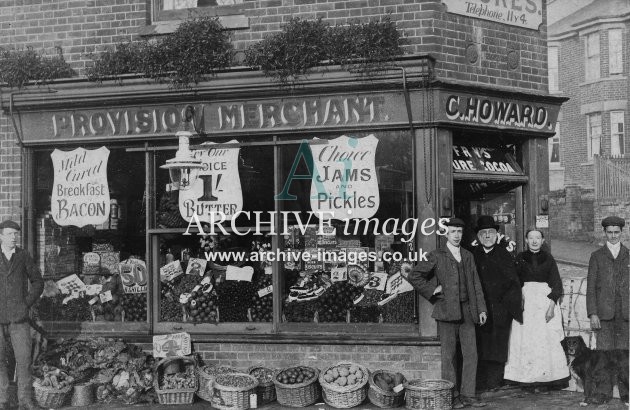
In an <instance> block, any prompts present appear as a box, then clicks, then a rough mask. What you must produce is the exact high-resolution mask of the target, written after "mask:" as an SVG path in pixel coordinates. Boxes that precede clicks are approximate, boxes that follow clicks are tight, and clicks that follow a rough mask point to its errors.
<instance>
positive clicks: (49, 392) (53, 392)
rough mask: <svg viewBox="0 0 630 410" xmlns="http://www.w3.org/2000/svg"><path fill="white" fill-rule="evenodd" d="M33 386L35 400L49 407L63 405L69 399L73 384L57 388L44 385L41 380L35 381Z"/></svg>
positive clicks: (53, 407) (54, 407)
mask: <svg viewBox="0 0 630 410" xmlns="http://www.w3.org/2000/svg"><path fill="white" fill-rule="evenodd" d="M33 388H34V389H35V400H37V403H38V404H39V405H40V406H41V407H44V408H47V409H56V408H59V407H63V405H64V403H65V402H66V400H67V399H68V394H69V393H70V391H72V386H66V387H64V388H62V389H55V388H54V387H46V386H42V385H41V383H40V382H39V380H35V381H34V382H33Z"/></svg>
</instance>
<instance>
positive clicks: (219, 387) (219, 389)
mask: <svg viewBox="0 0 630 410" xmlns="http://www.w3.org/2000/svg"><path fill="white" fill-rule="evenodd" d="M230 376H241V377H246V378H248V379H249V380H250V382H251V383H250V384H248V385H247V386H243V387H234V386H227V385H224V384H222V382H221V379H222V378H225V377H230ZM256 386H258V380H256V378H255V377H254V376H250V375H249V374H246V373H226V374H220V375H217V376H216V377H215V378H214V385H213V388H214V389H213V395H212V407H214V408H217V409H219V410H247V409H249V407H250V406H249V396H250V394H256Z"/></svg>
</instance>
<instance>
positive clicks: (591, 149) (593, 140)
mask: <svg viewBox="0 0 630 410" xmlns="http://www.w3.org/2000/svg"><path fill="white" fill-rule="evenodd" d="M586 129H587V139H588V141H587V148H588V151H587V154H588V160H589V161H590V160H592V159H593V156H594V155H599V152H600V147H601V140H602V115H601V114H599V113H597V114H590V115H588V116H587V117H586Z"/></svg>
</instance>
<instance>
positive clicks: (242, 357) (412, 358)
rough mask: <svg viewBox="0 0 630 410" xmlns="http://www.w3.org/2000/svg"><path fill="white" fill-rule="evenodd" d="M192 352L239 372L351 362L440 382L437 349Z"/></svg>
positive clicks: (269, 347) (238, 346) (209, 347)
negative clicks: (260, 366) (252, 369)
mask: <svg viewBox="0 0 630 410" xmlns="http://www.w3.org/2000/svg"><path fill="white" fill-rule="evenodd" d="M140 346H141V347H142V348H143V349H144V350H145V351H146V352H148V353H150V352H152V351H153V350H152V349H153V345H151V344H149V343H145V344H140ZM193 352H199V353H201V355H202V357H203V360H204V362H205V363H206V364H216V365H225V366H232V367H235V368H237V369H239V370H246V369H247V368H248V367H250V366H256V365H262V366H265V367H269V368H275V369H278V368H283V367H289V366H294V365H298V364H302V365H308V366H313V367H316V368H318V369H320V370H323V369H325V368H326V367H327V366H330V365H333V364H336V363H339V362H342V361H351V362H355V363H359V364H362V365H363V366H366V367H367V368H368V369H369V370H379V369H383V370H392V371H396V372H401V373H402V374H403V375H405V377H407V378H408V379H417V378H421V379H435V378H440V357H441V356H440V347H439V346H391V345H390V346H385V345H383V346H372V345H370V346H364V345H355V346H350V345H334V344H331V345H302V344H298V345H296V344H264V343H262V344H246V343H193Z"/></svg>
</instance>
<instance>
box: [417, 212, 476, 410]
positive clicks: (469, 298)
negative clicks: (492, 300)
mask: <svg viewBox="0 0 630 410" xmlns="http://www.w3.org/2000/svg"><path fill="white" fill-rule="evenodd" d="M446 226H447V229H448V230H447V232H446V240H447V242H446V245H445V246H443V247H441V248H439V249H435V250H433V251H431V252H429V253H428V254H427V260H426V261H421V262H419V263H418V264H417V265H416V266H415V267H414V269H413V270H412V271H411V272H410V273H409V275H408V277H407V280H408V281H409V283H411V284H412V285H413V287H414V288H416V289H417V290H418V291H419V292H420V294H421V295H422V296H423V297H424V298H425V299H427V300H428V301H429V302H431V303H432V304H433V305H434V307H433V315H432V317H433V318H434V319H435V320H436V321H437V324H438V333H439V336H440V342H441V349H442V351H441V353H442V354H441V356H442V378H444V379H445V380H449V381H451V382H453V384H454V385H455V391H454V400H453V408H456V409H460V408H463V407H465V406H474V407H483V406H485V405H486V403H484V402H482V401H480V400H479V399H478V398H477V397H476V392H475V390H476V380H477V343H476V337H475V325H476V324H479V325H483V324H484V323H486V319H487V314H486V311H487V310H486V303H485V301H484V297H483V291H482V287H481V283H480V282H479V276H478V275H477V269H476V267H475V261H474V259H473V256H472V254H471V253H470V252H469V251H467V250H466V249H464V248H461V247H460V242H461V240H462V233H463V229H464V221H462V220H461V219H459V218H450V219H449V221H448V222H447V223H446ZM458 340H459V342H460V345H461V350H462V358H463V363H462V377H461V386H458V383H457V341H458Z"/></svg>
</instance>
